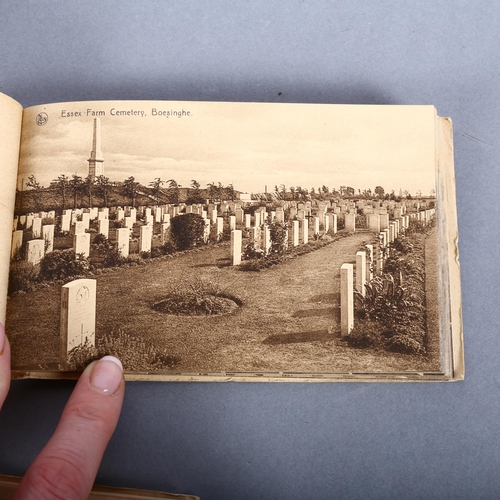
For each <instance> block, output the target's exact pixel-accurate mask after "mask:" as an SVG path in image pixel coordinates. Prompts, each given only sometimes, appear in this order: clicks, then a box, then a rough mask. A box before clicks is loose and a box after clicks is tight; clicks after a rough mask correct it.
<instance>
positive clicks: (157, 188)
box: [149, 177, 165, 205]
mask: <svg viewBox="0 0 500 500" xmlns="http://www.w3.org/2000/svg"><path fill="white" fill-rule="evenodd" d="M164 183H165V181H162V180H161V179H160V178H159V177H156V178H155V180H154V181H151V182H150V183H149V186H150V187H151V189H152V190H153V196H154V198H155V201H156V204H157V205H159V204H160V196H161V193H162V190H161V187H162V185H163V184H164Z"/></svg>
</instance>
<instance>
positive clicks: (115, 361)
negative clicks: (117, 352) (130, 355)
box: [99, 355, 123, 371]
mask: <svg viewBox="0 0 500 500" xmlns="http://www.w3.org/2000/svg"><path fill="white" fill-rule="evenodd" d="M99 361H112V362H113V363H115V364H116V365H117V366H118V368H120V370H121V371H123V364H122V362H121V361H120V360H119V359H118V358H117V357H115V356H110V355H108V356H103V357H102V358H101V359H100V360H99Z"/></svg>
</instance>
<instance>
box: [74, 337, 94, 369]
mask: <svg viewBox="0 0 500 500" xmlns="http://www.w3.org/2000/svg"><path fill="white" fill-rule="evenodd" d="M101 357H102V356H100V354H99V351H98V350H97V349H96V348H95V347H94V346H93V345H91V344H90V343H89V341H88V340H86V341H85V343H84V344H81V345H78V346H76V347H73V349H71V351H69V352H68V359H67V368H69V369H71V370H83V369H84V368H85V367H86V366H87V365H88V364H90V363H92V361H95V360H97V359H100V358H101Z"/></svg>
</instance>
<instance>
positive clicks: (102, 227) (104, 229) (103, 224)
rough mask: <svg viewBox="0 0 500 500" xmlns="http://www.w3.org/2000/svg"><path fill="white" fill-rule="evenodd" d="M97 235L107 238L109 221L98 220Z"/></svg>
mask: <svg viewBox="0 0 500 500" xmlns="http://www.w3.org/2000/svg"><path fill="white" fill-rule="evenodd" d="M99 234H102V235H103V236H105V237H106V238H108V237H109V219H99Z"/></svg>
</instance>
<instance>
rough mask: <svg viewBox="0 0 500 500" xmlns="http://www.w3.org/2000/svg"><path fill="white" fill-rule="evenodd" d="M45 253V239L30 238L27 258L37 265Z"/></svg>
mask: <svg viewBox="0 0 500 500" xmlns="http://www.w3.org/2000/svg"><path fill="white" fill-rule="evenodd" d="M44 254H45V240H41V239H40V240H30V241H28V244H27V246H26V260H27V261H28V262H30V263H31V264H33V265H34V266H36V265H37V264H39V263H40V261H41V260H42V259H43V256H44Z"/></svg>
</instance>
